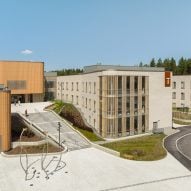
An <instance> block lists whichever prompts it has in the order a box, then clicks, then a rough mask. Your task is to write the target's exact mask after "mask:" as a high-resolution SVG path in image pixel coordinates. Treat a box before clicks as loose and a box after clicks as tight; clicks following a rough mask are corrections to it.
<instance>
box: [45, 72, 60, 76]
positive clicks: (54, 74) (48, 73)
mask: <svg viewBox="0 0 191 191" xmlns="http://www.w3.org/2000/svg"><path fill="white" fill-rule="evenodd" d="M44 76H45V77H56V76H57V72H44Z"/></svg>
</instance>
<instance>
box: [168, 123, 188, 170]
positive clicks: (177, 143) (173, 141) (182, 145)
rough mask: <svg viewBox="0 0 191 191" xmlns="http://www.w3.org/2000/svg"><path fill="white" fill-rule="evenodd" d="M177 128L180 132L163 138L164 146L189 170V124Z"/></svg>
mask: <svg viewBox="0 0 191 191" xmlns="http://www.w3.org/2000/svg"><path fill="white" fill-rule="evenodd" d="M178 129H179V130H180V132H178V133H175V134H173V135H170V136H169V137H167V138H166V139H165V141H164V146H165V148H166V149H167V150H168V152H169V153H171V154H172V155H173V156H174V157H175V158H176V159H177V160H179V161H180V162H181V163H182V164H183V165H184V166H185V167H186V168H187V169H189V170H190V171H191V126H185V127H180V128H178Z"/></svg>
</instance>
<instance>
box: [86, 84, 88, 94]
mask: <svg viewBox="0 0 191 191" xmlns="http://www.w3.org/2000/svg"><path fill="white" fill-rule="evenodd" d="M87 89H88V84H87V82H86V93H87Z"/></svg>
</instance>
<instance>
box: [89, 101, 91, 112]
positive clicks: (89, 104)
mask: <svg viewBox="0 0 191 191" xmlns="http://www.w3.org/2000/svg"><path fill="white" fill-rule="evenodd" d="M89 110H91V99H89Z"/></svg>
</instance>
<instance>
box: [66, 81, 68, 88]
mask: <svg viewBox="0 0 191 191" xmlns="http://www.w3.org/2000/svg"><path fill="white" fill-rule="evenodd" d="M66 90H68V82H66Z"/></svg>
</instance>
